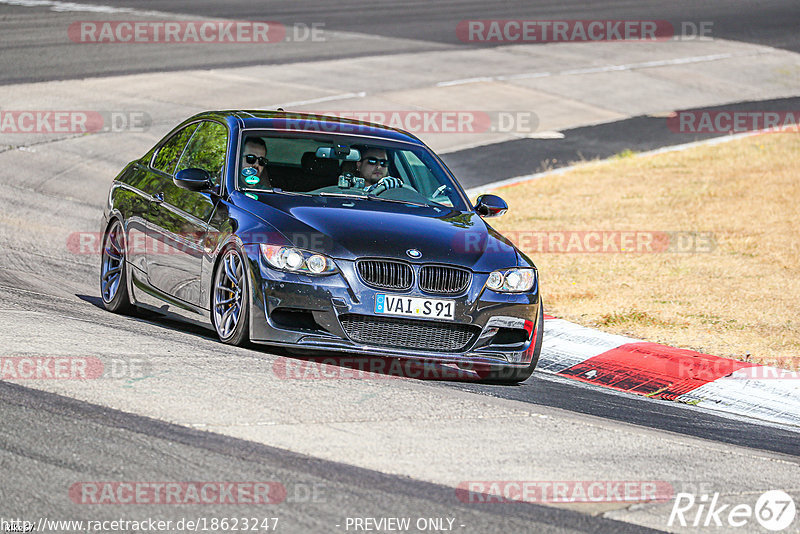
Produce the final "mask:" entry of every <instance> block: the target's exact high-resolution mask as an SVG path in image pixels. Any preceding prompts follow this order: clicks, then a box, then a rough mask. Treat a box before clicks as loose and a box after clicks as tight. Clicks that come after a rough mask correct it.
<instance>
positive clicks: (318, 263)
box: [260, 243, 336, 274]
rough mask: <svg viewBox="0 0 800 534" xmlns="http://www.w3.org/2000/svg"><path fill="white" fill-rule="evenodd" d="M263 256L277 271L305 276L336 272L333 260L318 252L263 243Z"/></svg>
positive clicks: (261, 246)
mask: <svg viewBox="0 0 800 534" xmlns="http://www.w3.org/2000/svg"><path fill="white" fill-rule="evenodd" d="M260 248H261V255H262V256H263V257H264V259H265V260H266V262H267V263H268V264H269V265H270V266H272V267H275V268H276V269H280V270H282V271H289V272H293V273H304V274H332V273H335V272H336V264H335V263H333V260H332V259H330V258H329V257H327V256H324V255H322V254H318V253H316V252H309V251H307V250H301V249H299V248H294V247H281V246H278V245H267V244H266V243H261V245H260Z"/></svg>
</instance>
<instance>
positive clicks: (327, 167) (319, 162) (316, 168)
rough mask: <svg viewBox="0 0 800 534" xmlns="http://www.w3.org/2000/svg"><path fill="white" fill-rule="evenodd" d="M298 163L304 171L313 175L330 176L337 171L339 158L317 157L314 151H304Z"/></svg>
mask: <svg viewBox="0 0 800 534" xmlns="http://www.w3.org/2000/svg"><path fill="white" fill-rule="evenodd" d="M300 164H301V165H302V166H303V171H304V172H307V173H309V174H313V175H314V176H331V175H335V174H338V173H339V160H336V159H330V158H318V157H317V156H316V154H315V153H314V152H305V153H304V154H303V157H302V159H301V160H300Z"/></svg>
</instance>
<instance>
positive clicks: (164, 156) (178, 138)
mask: <svg viewBox="0 0 800 534" xmlns="http://www.w3.org/2000/svg"><path fill="white" fill-rule="evenodd" d="M196 129H197V124H190V125H189V126H187V127H186V128H184V129H183V130H180V131H178V133H176V134H175V135H173V136H172V137H170V138H169V141H167V142H166V143H164V145H163V146H162V147H161V148H160V149H158V154H156V159H155V161H154V162H153V168H154V169H158V170H159V171H161V172H164V173H166V174H172V173H173V172H174V171H175V165H176V164H177V163H178V160H179V159H180V157H181V154H183V148H184V147H185V146H186V143H187V142H188V141H189V138H190V137H192V134H193V133H194V131H195V130H196Z"/></svg>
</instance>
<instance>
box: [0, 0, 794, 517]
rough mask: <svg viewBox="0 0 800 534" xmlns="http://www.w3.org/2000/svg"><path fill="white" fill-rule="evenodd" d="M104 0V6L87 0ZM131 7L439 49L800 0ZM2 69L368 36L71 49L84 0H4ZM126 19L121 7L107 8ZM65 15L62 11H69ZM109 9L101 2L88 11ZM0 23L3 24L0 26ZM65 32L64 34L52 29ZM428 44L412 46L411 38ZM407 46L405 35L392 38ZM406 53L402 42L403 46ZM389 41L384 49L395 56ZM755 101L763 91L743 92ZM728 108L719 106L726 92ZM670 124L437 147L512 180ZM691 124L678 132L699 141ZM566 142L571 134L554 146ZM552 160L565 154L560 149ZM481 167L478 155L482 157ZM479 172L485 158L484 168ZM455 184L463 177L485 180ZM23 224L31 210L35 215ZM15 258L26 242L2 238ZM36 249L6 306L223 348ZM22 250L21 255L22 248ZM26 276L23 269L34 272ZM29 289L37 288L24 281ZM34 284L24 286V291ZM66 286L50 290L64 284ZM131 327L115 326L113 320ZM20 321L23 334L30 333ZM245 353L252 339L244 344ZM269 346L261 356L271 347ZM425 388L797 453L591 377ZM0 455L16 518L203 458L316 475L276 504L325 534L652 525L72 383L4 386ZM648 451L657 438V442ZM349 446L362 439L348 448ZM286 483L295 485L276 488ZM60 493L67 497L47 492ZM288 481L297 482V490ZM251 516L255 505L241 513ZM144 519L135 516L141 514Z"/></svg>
mask: <svg viewBox="0 0 800 534" xmlns="http://www.w3.org/2000/svg"><path fill="white" fill-rule="evenodd" d="M84 3H88V4H90V3H97V4H103V3H102V2H90V1H87V2H84ZM114 5H115V6H128V7H132V8H136V9H142V10H155V11H162V12H171V13H176V14H189V15H195V16H198V17H214V18H217V17H219V18H230V19H239V20H242V19H269V20H278V21H280V22H283V23H285V24H293V23H302V24H312V23H317V22H322V23H324V24H325V28H326V29H328V30H331V31H346V32H358V33H362V34H363V33H367V34H374V35H380V36H384V37H386V36H389V37H396V38H398V39H412V40H414V41H415V42H414V44H413V45H408V46H409V47H410V48H413V49H414V50H441V49H446V48H451V47H463V46H474V45H465V44H463V43H460V42H459V41H458V40H457V39H456V38H455V34H454V30H453V28H454V25H455V24H456V23H457V21H459V20H463V19H468V18H540V19H542V18H549V19H566V18H570V19H581V18H607V19H616V18H619V19H636V18H643V19H644V18H648V19H654V18H658V19H665V20H670V21H674V22H679V21H686V20H689V21H702V20H714V22H715V33H716V35H717V36H719V37H722V38H726V39H733V40H740V41H747V42H753V43H759V44H768V45H770V46H774V47H779V48H785V49H787V50H793V51H800V35H798V32H797V31H796V30H797V27H798V20H800V5H798V4H797V3H796V2H762V3H754V2H745V1H736V2H723V1H714V2H702V3H701V2H671V3H669V5H663V4H662V3H660V2H644V3H643V2H615V3H614V4H613V5H612V6H606V5H605V4H603V3H599V2H598V3H597V5H590V7H587V3H586V2H547V3H542V2H538V3H536V5H533V3H530V2H523V1H518V2H511V3H504V4H502V5H499V4H498V5H495V4H491V3H485V2H435V3H434V2H417V3H414V4H408V3H405V4H398V3H394V2H377V3H375V4H374V7H372V8H370V9H365V8H364V7H363V5H362V4H361V3H357V2H337V3H330V2H325V3H318V2H314V3H311V2H308V3H302V2H292V3H285V2H252V1H239V2H226V3H224V4H222V3H215V2H188V1H187V2H150V1H148V2H122V3H119V4H114ZM0 13H2V15H3V17H2V19H0V28H2V30H3V32H2V35H3V38H2V39H0V83H2V84H8V83H17V82H21V81H46V80H59V79H66V78H81V77H91V76H106V75H112V74H125V73H135V72H145V71H164V70H183V69H192V68H197V67H220V66H241V65H255V64H263V63H264V62H275V63H287V62H294V61H300V60H318V59H326V58H329V59H333V58H336V57H348V56H349V55H359V54H362V55H363V54H372V53H375V51H370V50H364V49H363V48H353V49H347V48H346V47H344V48H331V49H329V50H323V51H321V50H320V49H319V47H303V46H298V47H285V48H276V49H274V50H271V51H270V54H271V55H270V56H269V57H266V58H265V57H264V54H263V51H262V50H249V51H248V50H243V51H241V53H237V54H235V55H234V56H232V57H227V58H225V57H222V56H221V55H220V56H213V54H212V55H210V56H211V57H209V56H206V55H201V54H197V53H196V52H195V51H192V50H186V49H181V48H180V47H178V48H176V49H170V50H168V51H164V52H162V51H160V50H152V51H149V52H147V53H144V54H142V55H131V54H129V53H127V52H126V51H125V50H124V49H121V50H119V51H113V52H104V53H103V54H95V53H94V52H93V51H92V50H91V48H88V47H87V48H85V52H86V53H85V54H74V53H73V51H72V49H69V48H67V47H64V46H63V42H61V40H60V39H62V37H63V36H60V37H54V35H55V34H56V32H54V31H53V30H52V29H53V28H55V27H59V28H62V27H63V23H64V20H66V19H69V20H80V19H89V18H95V17H92V16H87V14H86V13H64V14H61V13H53V12H52V11H50V10H49V9H48V8H46V7H33V8H31V7H19V6H6V5H0ZM114 16H115V17H116V18H124V17H125V15H114ZM70 17H71V19H70ZM96 18H98V19H103V18H105V17H104V16H101V15H97V16H96ZM2 25H6V27H2ZM62 40H63V39H62ZM420 42H421V43H420ZM402 50H404V51H408V48H406V49H402ZM397 51H401V49H399V48H398V49H397ZM393 52H394V51H393V50H381V51H380V53H383V54H386V55H391V54H392V53H393ZM769 105H770V106H774V107H775V109H797V99H787V100H785V101H774V102H770V103H769ZM741 106H743V107H742V109H749V108H748V107H747V106H759V107H758V109H762V110H763V109H764V104H763V103H761V102H754V103H742V104H741ZM728 107H730V106H728ZM658 128H661V129H662V130H663V121H662V122H656V121H655V119H652V118H649V117H636V118H633V119H629V120H626V121H619V122H617V123H611V124H608V125H602V126H593V127H585V128H576V129H572V130H568V131H565V132H563V133H564V134H565V139H564V140H562V142H561V143H559V144H558V147H555V146H553V145H554V144H555V142H554V141H549V140H541V139H523V140H517V141H510V142H506V143H500V144H495V145H490V146H486V147H479V148H476V149H470V150H466V151H461V152H455V153H451V154H448V155H447V156H446V160H447V162H448V164H449V165H450V166H451V167H453V169H454V170H455V171H456V172H457V174H458V171H459V169H460V168H462V167H468V166H470V167H472V168H473V169H476V168H477V169H478V170H479V172H477V173H476V174H477V175H478V176H480V175H482V174H483V173H481V172H480V169H481V167H480V165H484V166H485V168H486V169H487V170H488V169H492V170H493V175H492V176H493V178H506V177H512V176H517V175H521V174H527V173H530V172H535V171H537V170H540V167H541V165H542V162H544V161H546V160H548V159H550V160H554V159H557V160H558V162H559V163H560V162H567V161H572V160H575V159H580V158H586V159H589V158H591V157H596V156H599V157H602V156H607V155H611V154H614V153H616V152H619V151H621V150H625V149H632V150H647V149H650V148H657V147H659V146H663V145H665V144H675V140H676V139H675V136H669V135H665V134H664V132H663V131H661V130H658ZM702 137H703V136H690V138H688V137H687V138H684V139H681V140H680V141H679V142H686V141H691V140H695V139H699V138H702ZM597 138H604V139H608V138H614V140H615V141H614V143H605V144H602V145H598V144H596V141H595V140H596V139H597ZM564 141H566V143H565V142H564ZM523 147H524V150H526V151H528V152H531V153H533V154H534V155H535V157H532V158H530V160H529V161H526V162H522V163H520V164H519V166H518V167H511V168H508V169H507V170H506V171H504V172H506V173H507V176H504V175H502V174H501V175H498V174H497V169H498V166H497V162H498V161H509V160H512V159H513V158H510V157H509V156H511V155H513V154H514V153H515V152H517V151H518V150H520V148H523ZM557 164H558V163H557ZM476 165H477V167H475V166H476ZM487 175H488V172H487ZM478 183H480V181H479V180H476V181H475V183H469V181H467V182H465V183H464V185H465V186H466V187H471V186H474V185H478ZM29 193H30V192H28V191H24V190H19V191H16V190H11V191H10V192H9V190H6V192H5V193H4V194H5V195H6V196H5V197H4V202H5V203H6V204H5V206H6V207H7V209H9V210H12V209H13V210H15V211H14V212H15V213H16V212H19V213H28V214H30V213H31V211H30V210H29V209H28V208H29V206H28V202H29V201H30V200H29V199H26V197H27V196H28V195H29ZM29 222H30V223H33V222H34V218H33V217H31V218H30V219H29ZM8 252H9V255H13V254H16V253H17V252H19V251H13V250H9V251H8ZM28 253H31V254H33V257H34V258H35V259H33V260H30V259H27V257H25V256H24V254H23V253H22V252H20V257H21V258H23V259H14V260H12V263H13V262H17V263H15V264H14V267H15V268H16V269H19V270H20V271H22V270H23V268H24V269H25V270H27V271H30V272H31V273H32V274H33V277H32V278H29V277H27V276H20V277H17V274H16V273H17V271H15V270H13V269H12V270H9V271H7V272H5V273H2V272H0V285H2V286H3V291H4V293H5V294H4V297H3V305H4V306H3V307H4V308H7V309H15V310H30V309H35V310H37V312H36V313H42V314H45V315H48V316H52V317H55V318H59V317H64V318H68V317H73V316H80V317H85V318H86V319H85V320H86V321H95V322H98V323H100V322H103V321H105V320H108V321H109V322H110V324H113V325H117V327H118V328H130V329H135V330H136V331H137V332H138V333H140V334H143V335H146V336H148V337H152V338H153V339H154V340H156V341H162V342H163V344H164V346H168V345H169V343H171V341H172V340H173V337H174V335H179V336H181V337H182V338H186V337H188V338H189V341H188V343H189V346H191V348H192V349H193V350H219V348H218V343H217V342H216V341H214V340H213V338H212V335H211V332H207V331H203V330H200V329H197V328H194V327H190V326H187V325H184V324H182V323H176V322H173V321H169V320H165V319H160V318H158V317H153V316H147V317H145V318H143V319H128V318H116V317H114V318H113V319H104V317H105V315H106V314H105V312H103V311H101V310H99V309H98V308H99V299H98V297H97V296H96V288H95V286H96V283H95V282H96V280H95V277H96V266H95V265H90V264H89V263H88V262H82V263H80V264H75V265H70V264H61V265H59V264H58V262H57V261H55V260H53V259H51V258H48V257H47V250H46V248H42V249H39V250H32V251H28ZM15 258H16V256H15ZM31 280H34V282H31ZM32 286H33V289H34V290H35V294H34V293H31V292H30V291H28V290H29V289H30V288H31V287H32ZM56 287H59V288H64V287H66V288H69V290H70V291H71V292H72V294H71V295H67V296H72V297H74V298H73V299H72V300H71V301H66V300H64V298H63V294H62V293H59V292H58V291H56V289H55V288H56ZM26 291H27V292H26ZM57 295H61V296H57ZM120 325H125V326H120ZM23 334H24V332H20V335H23ZM249 353H252V354H253V355H254V356H255V357H258V356H259V355H260V354H261V351H260V350H251V351H249ZM264 353H266V354H271V352H270V351H267V350H266V349H264ZM428 386H429V387H431V388H433V389H434V390H435V389H447V390H455V391H459V392H469V393H473V394H476V395H482V396H488V397H497V398H502V399H508V400H514V401H519V402H522V403H525V404H528V405H536V406H544V407H551V408H557V409H560V410H565V411H568V412H573V413H576V414H585V415H588V416H592V417H597V418H600V419H601V420H607V421H614V422H615V423H617V424H619V423H621V424H623V425H632V426H633V427H637V428H643V429H652V430H656V431H658V432H661V433H664V434H665V435H676V434H677V435H685V436H690V437H694V438H700V439H701V440H706V441H708V442H709V443H716V444H730V445H737V446H740V447H745V448H749V449H751V450H752V451H754V452H757V454H762V453H763V454H765V455H767V454H770V455H775V456H776V457H779V458H783V459H785V460H786V461H788V462H789V463H792V464H796V463H797V462H798V457H800V440H798V439H797V436H798V433H797V432H796V431H795V430H794V429H788V428H784V427H781V426H778V425H768V424H762V423H758V422H751V421H747V420H744V419H741V418H728V417H721V416H719V415H715V414H713V413H710V412H708V411H706V410H701V409H695V408H691V407H684V406H676V405H674V404H671V403H668V402H663V401H654V400H649V399H642V398H638V397H634V396H630V395H620V394H617V393H612V392H608V391H603V390H600V389H597V388H592V387H587V386H584V385H581V384H576V383H572V382H569V381H567V380H563V379H554V378H552V377H550V376H548V375H545V374H542V373H538V372H537V373H535V374H534V376H533V377H532V378H531V379H530V380H528V381H527V382H525V383H524V384H522V385H519V386H516V387H499V386H487V385H479V384H472V383H447V382H442V383H429V384H428ZM0 420H2V421H3V431H2V433H0V463H1V464H2V472H3V484H2V486H1V487H0V515H3V516H4V517H9V516H13V515H14V513H15V512H16V513H18V512H19V510H26V509H37V510H45V509H46V510H49V511H51V512H52V514H53V517H55V516H59V517H60V518H67V517H69V514H71V513H73V512H74V508H72V507H70V503H69V502H68V501H67V500H66V499H64V498H63V496H64V492H63V491H62V490H63V488H65V487H68V486H69V484H71V483H73V482H74V481H75V480H104V479H115V480H159V479H161V480H187V479H191V478H192V477H193V476H196V475H197V472H198V468H199V466H200V467H201V468H202V472H203V473H204V474H207V475H208V476H209V477H213V476H216V477H217V478H218V479H220V480H286V481H291V483H289V484H287V486H292V485H296V486H297V487H298V488H302V489H301V490H299V491H300V493H302V492H303V491H304V489H307V488H308V487H313V486H314V484H316V483H319V484H323V485H324V487H325V488H326V494H325V498H324V499H321V500H319V501H316V502H315V501H313V500H311V501H309V500H308V499H304V498H294V500H292V499H287V502H286V503H285V504H284V505H282V506H281V508H280V516H281V518H282V520H283V521H285V522H286V523H288V525H291V526H290V527H289V528H288V530H289V531H325V530H328V531H330V530H332V529H331V525H332V524H335V523H336V522H337V521H340V520H341V518H342V516H344V515H356V514H357V515H360V516H374V517H380V516H399V515H413V516H426V517H438V516H442V517H445V516H458V518H459V520H461V521H462V522H464V523H466V524H468V525H469V527H470V530H469V531H471V532H492V531H499V530H502V531H520V532H522V531H531V530H532V529H533V530H534V531H537V532H550V531H552V532H647V531H648V530H646V529H644V528H642V527H638V526H634V525H630V524H627V523H621V522H617V521H612V520H609V519H604V518H602V517H597V516H592V515H586V514H580V513H577V512H573V511H569V510H561V509H557V508H552V507H544V506H537V505H531V504H528V505H520V504H515V505H496V506H492V507H485V508H481V507H474V506H472V507H470V506H466V505H463V506H462V505H461V504H460V503H459V502H458V501H457V499H454V498H453V489H452V488H450V487H446V486H439V485H436V484H431V483H427V482H420V481H417V480H415V479H412V478H408V477H401V476H392V475H387V474H383V473H380V472H378V471H375V470H369V469H363V468H359V467H353V466H350V465H346V464H343V463H338V462H331V461H327V460H322V459H317V458H311V457H308V456H305V455H302V454H298V453H294V452H289V451H286V450H283V449H280V448H275V447H269V446H266V445H261V444H257V443H253V442H251V441H246V440H241V439H236V438H231V437H227V436H222V435H220V434H216V433H212V432H203V431H200V430H196V429H191V428H187V427H185V426H181V425H174V424H169V423H165V422H163V421H159V420H156V419H151V418H148V417H143V416H139V415H134V414H130V413H125V412H124V411H120V410H115V409H112V408H108V407H105V406H102V405H100V404H96V403H91V402H85V401H81V400H75V399H72V398H69V397H68V396H64V395H58V394H55V393H50V392H44V391H39V390H34V389H31V388H26V387H23V385H19V384H9V383H0ZM653 446H654V447H657V446H658V444H657V443H654V445H653ZM354 454H358V451H354ZM287 489H288V490H289V492H290V495H292V489H293V488H292V487H287ZM54 495H59V496H60V497H58V498H54V497H53V496H54ZM296 495H297V493H295V497H296ZM123 508H124V507H122V508H118V507H115V506H109V507H105V508H102V509H92V510H91V511H90V513H89V515H91V516H92V519H102V518H114V517H118V516H119V515H120V513H124V514H128V513H129V512H130V509H129V508H127V509H123ZM236 511H238V510H232V509H230V508H222V509H217V508H214V507H203V508H202V510H196V509H193V508H182V509H180V510H179V511H176V510H175V509H174V507H173V508H172V509H167V508H163V509H148V514H149V515H156V513H157V515H160V516H161V517H162V518H165V519H166V518H173V517H174V518H178V517H181V516H189V515H193V514H194V515H205V516H213V515H216V516H218V517H219V516H223V515H227V516H230V515H233V513H234V512H236ZM246 512H248V513H249V511H246ZM143 515H144V514H143Z"/></svg>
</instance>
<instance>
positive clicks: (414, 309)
mask: <svg viewBox="0 0 800 534" xmlns="http://www.w3.org/2000/svg"><path fill="white" fill-rule="evenodd" d="M454 308H455V303H454V302H453V301H452V300H440V299H426V298H420V297H403V296H401V295H386V294H384V293H378V294H377V295H375V313H379V314H381V315H403V316H406V317H426V318H430V319H449V320H451V321H452V320H453V319H454V318H455V316H454V314H453V311H454V310H453V309H454Z"/></svg>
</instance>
